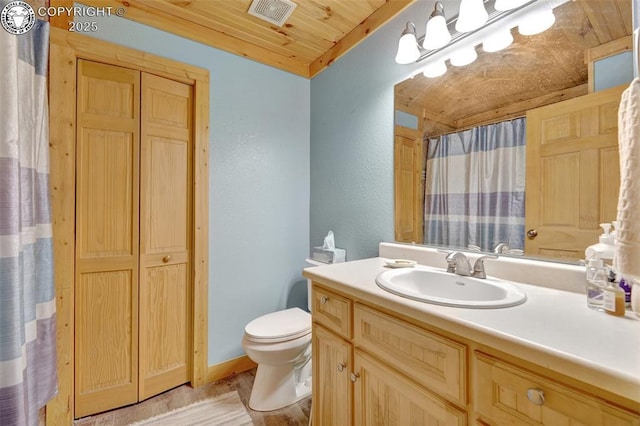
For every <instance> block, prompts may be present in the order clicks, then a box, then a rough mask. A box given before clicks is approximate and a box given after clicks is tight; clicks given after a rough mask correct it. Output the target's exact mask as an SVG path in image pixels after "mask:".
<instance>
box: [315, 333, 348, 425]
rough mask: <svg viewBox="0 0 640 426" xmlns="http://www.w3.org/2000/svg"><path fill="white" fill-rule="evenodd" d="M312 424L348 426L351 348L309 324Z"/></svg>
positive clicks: (346, 343)
mask: <svg viewBox="0 0 640 426" xmlns="http://www.w3.org/2000/svg"><path fill="white" fill-rule="evenodd" d="M311 347H312V350H313V354H312V359H313V423H314V424H317V425H350V424H351V404H352V399H353V387H352V386H351V380H350V378H349V374H350V372H351V371H353V363H352V358H351V344H350V343H348V342H346V341H344V340H342V339H341V338H339V337H338V336H336V335H335V334H333V333H332V332H330V331H328V330H326V329H324V328H323V327H321V326H319V325H317V324H315V323H314V324H313V342H312V346H311Z"/></svg>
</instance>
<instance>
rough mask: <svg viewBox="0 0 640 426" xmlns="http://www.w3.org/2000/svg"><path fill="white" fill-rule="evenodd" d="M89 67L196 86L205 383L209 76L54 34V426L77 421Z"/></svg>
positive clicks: (195, 362)
mask: <svg viewBox="0 0 640 426" xmlns="http://www.w3.org/2000/svg"><path fill="white" fill-rule="evenodd" d="M78 59H87V60H92V61H96V62H102V63H106V64H111V65H117V66H121V67H126V68H132V69H136V70H139V71H143V72H148V73H151V74H155V75H158V76H161V77H166V78H169V79H171V80H175V81H179V82H181V83H185V84H188V85H191V86H192V87H193V94H194V105H193V107H194V116H193V120H194V122H193V142H194V143H193V160H192V161H193V165H192V167H193V169H192V170H193V182H192V185H193V218H192V224H193V235H192V241H193V243H192V244H193V247H192V250H193V258H192V260H193V269H192V280H193V292H192V308H193V309H192V315H193V316H192V321H193V323H192V326H193V337H192V348H193V351H192V363H191V371H190V376H191V384H192V386H194V387H197V386H201V385H203V384H205V383H206V380H207V371H208V359H207V344H208V342H207V338H208V282H209V71H208V70H206V69H203V68H198V67H195V66H192V65H188V64H183V63H180V62H178V61H174V60H171V59H166V58H162V57H160V56H155V55H151V54H149V53H146V52H142V51H138V50H134V49H130V48H127V47H123V46H119V45H116V44H113V43H108V42H105V41H101V40H98V39H95V38H92V37H89V36H84V35H82V34H79V33H75V32H69V31H67V30H64V29H61V28H55V27H51V34H50V50H49V105H50V107H49V128H50V130H49V155H50V175H49V186H50V190H51V216H52V223H53V254H54V274H55V275H54V280H55V286H56V310H57V313H56V317H57V339H56V341H57V349H58V395H57V396H56V397H55V398H54V399H53V400H51V401H50V402H49V404H47V409H46V424H47V425H70V424H72V422H73V416H74V411H75V407H74V392H75V390H74V368H75V365H74V315H75V313H74V312H75V297H74V294H75V262H74V259H75V252H74V250H75V205H76V199H75V190H76V188H75V184H76V182H75V179H76V155H75V145H76V102H77V99H76V94H77V92H76V81H77V61H78Z"/></svg>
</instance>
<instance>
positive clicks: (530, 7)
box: [416, 0, 570, 62]
mask: <svg viewBox="0 0 640 426" xmlns="http://www.w3.org/2000/svg"><path fill="white" fill-rule="evenodd" d="M568 1H570V0H530V1H528V2H527V3H525V4H523V5H522V6H520V7H518V8H515V9H511V10H507V11H503V12H500V11H497V10H495V8H494V7H493V5H494V1H492V0H490V1H489V2H487V4H486V5H485V7H486V8H487V12H488V13H489V19H488V20H487V22H486V24H485V25H484V26H483V27H481V28H479V29H477V30H474V31H470V32H468V33H459V32H457V31H455V22H456V19H452V20H451V22H448V23H447V26H448V27H449V28H450V29H451V28H453V31H452V32H451V33H452V38H451V41H450V42H449V44H447V45H446V46H445V47H443V48H440V49H436V50H431V51H426V52H424V51H421V54H420V56H419V57H418V59H417V60H416V62H422V61H424V60H427V59H429V60H433V61H440V60H446V59H448V58H449V56H450V55H451V52H452V51H453V49H454V46H455V48H456V49H457V48H463V47H467V46H476V45H479V44H481V43H482V42H483V39H484V38H486V34H488V33H491V32H493V31H495V29H496V28H504V27H507V26H508V27H509V28H513V27H516V26H517V25H518V24H519V23H520V21H521V19H522V18H523V17H524V16H526V15H527V14H529V13H531V12H532V11H534V10H541V9H555V8H556V7H558V6H560V5H562V4H564V3H567V2H568ZM423 41H424V37H421V38H420V39H418V43H419V44H420V45H421V44H422V42H423Z"/></svg>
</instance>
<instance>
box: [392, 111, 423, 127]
mask: <svg viewBox="0 0 640 426" xmlns="http://www.w3.org/2000/svg"><path fill="white" fill-rule="evenodd" d="M395 125H396V126H402V127H407V128H409V129H418V117H417V116H415V115H413V114H409V113H407V112H404V111H400V110H399V109H397V110H396V117H395Z"/></svg>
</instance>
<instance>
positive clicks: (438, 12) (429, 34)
mask: <svg viewBox="0 0 640 426" xmlns="http://www.w3.org/2000/svg"><path fill="white" fill-rule="evenodd" d="M450 40H451V34H450V33H449V29H448V28H447V21H446V19H445V16H444V7H443V6H442V3H440V2H439V1H438V2H436V5H435V7H434V9H433V12H431V16H430V17H429V20H428V21H427V29H426V32H425V36H424V41H423V42H422V47H424V48H425V49H427V50H435V49H439V48H441V47H444V46H446V45H447V43H449V41H450Z"/></svg>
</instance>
